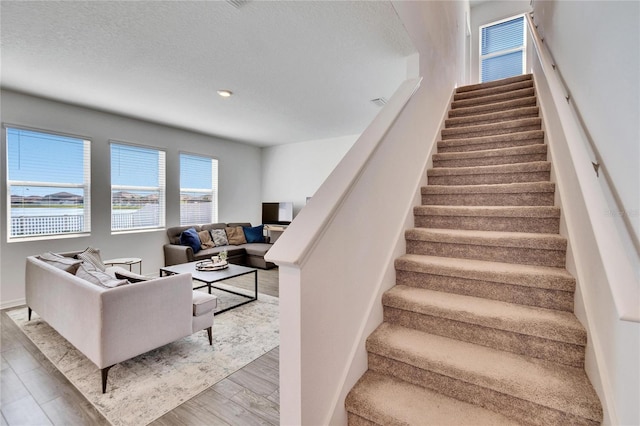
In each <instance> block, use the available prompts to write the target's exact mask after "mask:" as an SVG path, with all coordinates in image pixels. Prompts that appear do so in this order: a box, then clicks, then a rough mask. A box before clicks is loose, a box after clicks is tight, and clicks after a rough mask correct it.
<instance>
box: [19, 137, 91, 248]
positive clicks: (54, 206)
mask: <svg viewBox="0 0 640 426" xmlns="http://www.w3.org/2000/svg"><path fill="white" fill-rule="evenodd" d="M6 135H7V189H8V194H9V196H8V197H7V203H8V204H9V209H8V210H9V215H8V226H7V229H8V233H7V241H15V240H18V239H24V238H25V237H29V238H30V239H33V238H39V237H44V236H50V235H60V234H75V233H87V232H90V231H91V214H90V213H91V209H90V205H91V203H90V180H91V169H90V162H91V147H90V142H89V141H88V140H85V139H81V138H75V137H70V136H65V135H59V134H55V133H47V132H41V131H35V130H27V129H21V128H13V127H7V128H6Z"/></svg>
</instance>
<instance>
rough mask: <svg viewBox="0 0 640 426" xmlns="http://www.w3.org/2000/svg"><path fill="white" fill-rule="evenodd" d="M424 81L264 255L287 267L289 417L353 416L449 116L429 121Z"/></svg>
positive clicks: (305, 420) (401, 98)
mask: <svg viewBox="0 0 640 426" xmlns="http://www.w3.org/2000/svg"><path fill="white" fill-rule="evenodd" d="M420 83H421V79H410V80H407V81H406V82H404V83H403V84H402V85H401V86H400V87H399V88H398V90H397V91H396V93H395V94H394V95H393V96H392V97H391V99H390V100H389V102H388V103H387V104H386V105H385V106H384V108H383V109H382V110H381V111H380V113H379V114H378V115H377V116H376V118H375V119H374V121H373V122H372V123H371V124H370V125H369V127H367V129H366V130H365V131H364V132H363V133H362V135H361V136H360V138H359V139H358V140H357V141H356V143H355V144H354V146H353V147H352V148H351V150H349V151H348V152H347V154H346V155H345V156H344V158H343V159H342V161H341V162H340V163H339V164H338V166H337V167H336V168H335V169H334V170H333V172H332V173H331V174H330V175H329V177H328V178H327V179H326V180H325V182H324V183H323V184H322V186H321V187H320V188H319V189H318V190H317V191H316V193H315V194H313V196H312V198H311V200H310V201H309V203H308V204H307V205H306V206H305V207H304V208H303V209H302V210H301V211H300V213H299V214H298V215H297V216H296V218H295V219H294V221H293V222H292V223H291V225H290V226H289V227H288V228H287V230H286V231H285V232H284V233H283V234H282V235H281V236H280V238H279V239H278V240H277V241H276V243H275V244H274V246H273V247H272V248H271V249H270V250H269V252H268V253H267V255H266V258H267V260H269V261H272V262H274V263H276V264H277V265H278V266H279V268H280V270H279V280H280V282H279V284H280V382H281V383H286V384H287V385H286V386H281V389H280V392H281V393H280V401H281V403H280V421H281V424H344V423H346V411H345V409H344V398H345V396H346V393H347V392H348V390H349V389H351V387H352V386H353V385H354V384H355V382H356V381H357V379H358V378H359V377H360V376H361V375H362V374H363V373H364V371H365V370H366V368H367V362H366V360H367V355H366V350H365V348H364V341H365V339H366V336H368V335H369V334H370V333H371V332H372V331H373V329H375V327H376V326H377V325H379V324H380V323H381V322H382V306H381V304H380V298H381V294H382V293H383V292H384V291H386V290H387V289H388V288H390V287H392V286H393V285H394V284H395V270H394V266H393V265H394V259H395V258H396V257H398V256H399V255H400V254H401V253H402V252H403V251H404V238H403V236H404V229H405V228H407V227H408V226H409V225H408V221H409V220H411V217H412V216H411V213H412V211H413V210H412V209H413V206H414V205H415V204H418V202H419V193H420V191H419V188H420V186H421V185H422V184H423V183H424V180H425V178H426V166H427V160H428V158H429V153H430V151H431V149H432V147H433V145H434V143H435V133H436V132H437V130H438V126H439V125H440V121H441V120H442V117H443V116H444V113H445V111H444V110H443V111H442V117H435V115H437V114H433V117H431V116H427V117H426V118H425V114H424V109H420V108H423V105H424V102H423V100H424V99H427V100H428V101H432V100H431V99H429V98H428V96H426V94H424V93H423V91H424V88H420ZM452 84H453V83H452ZM452 88H453V87H451V88H447V90H446V91H448V92H449V93H450V90H451V89H452ZM443 92H444V91H443ZM414 94H415V96H414ZM418 94H421V95H420V96H418ZM432 95H433V96H434V97H435V95H434V94H432ZM440 95H441V94H439V95H438V96H440ZM440 101H442V105H445V104H446V102H447V101H448V99H440ZM418 111H421V112H420V113H419V112H418ZM432 119H433V120H432ZM431 120H432V121H433V123H431ZM434 123H436V124H435V127H433V126H432V124H434ZM425 126H429V128H430V129H431V130H433V132H434V134H431V135H426V134H425V130H424V128H425ZM432 127H433V128H432Z"/></svg>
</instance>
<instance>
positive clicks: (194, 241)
mask: <svg viewBox="0 0 640 426" xmlns="http://www.w3.org/2000/svg"><path fill="white" fill-rule="evenodd" d="M180 244H181V245H183V246H189V247H191V248H192V249H193V252H194V253H197V252H199V251H200V237H198V231H196V229H195V228H188V229H185V230H184V231H182V234H180Z"/></svg>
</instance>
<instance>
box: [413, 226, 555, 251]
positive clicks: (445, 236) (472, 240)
mask: <svg viewBox="0 0 640 426" xmlns="http://www.w3.org/2000/svg"><path fill="white" fill-rule="evenodd" d="M405 237H406V239H407V240H417V241H432V242H439V243H453V244H468V245H478V246H494V247H508V248H526V249H543V250H566V248H567V239H566V238H564V237H562V236H560V235H557V234H530V233H526V232H498V231H472V230H464V229H428V228H410V229H408V230H406V231H405Z"/></svg>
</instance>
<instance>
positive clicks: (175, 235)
mask: <svg viewBox="0 0 640 426" xmlns="http://www.w3.org/2000/svg"><path fill="white" fill-rule="evenodd" d="M189 228H194V229H195V230H196V231H202V229H201V228H200V226H199V225H182V226H172V227H171V228H167V237H169V243H170V244H177V245H181V244H180V235H182V231H184V230H185V229H189Z"/></svg>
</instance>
